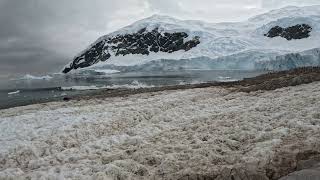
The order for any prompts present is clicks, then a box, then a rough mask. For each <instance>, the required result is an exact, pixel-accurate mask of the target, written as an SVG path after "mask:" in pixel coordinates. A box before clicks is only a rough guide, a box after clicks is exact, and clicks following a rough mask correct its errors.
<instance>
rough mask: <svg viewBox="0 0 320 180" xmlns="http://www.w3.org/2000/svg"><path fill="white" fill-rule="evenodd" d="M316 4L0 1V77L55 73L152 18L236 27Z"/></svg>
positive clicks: (291, 0) (300, 0) (315, 0)
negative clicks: (103, 39) (105, 38)
mask: <svg viewBox="0 0 320 180" xmlns="http://www.w3.org/2000/svg"><path fill="white" fill-rule="evenodd" d="M312 4H320V0H197V1H194V0H0V24H1V28H0V77H4V76H7V75H10V74H17V73H18V74H25V73H31V74H37V73H44V72H57V71H59V70H60V68H62V66H63V65H64V64H66V63H68V62H69V61H71V59H72V57H73V56H74V55H75V54H77V53H78V52H79V51H81V50H83V49H84V48H86V47H87V46H88V45H89V44H90V43H92V42H93V41H95V40H96V39H97V38H98V37H99V36H101V35H105V34H107V33H109V32H112V31H114V30H117V29H119V28H121V27H123V26H125V25H128V24H130V23H132V22H134V21H136V20H139V19H141V18H145V17H148V16H151V15H152V14H165V15H169V16H173V17H177V18H181V19H199V20H204V21H208V22H221V21H240V20H244V19H247V18H248V17H250V16H253V15H256V14H259V13H263V12H265V11H267V10H269V9H274V8H279V7H282V6H287V5H297V6H303V5H312Z"/></svg>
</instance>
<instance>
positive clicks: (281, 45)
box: [63, 6, 320, 73]
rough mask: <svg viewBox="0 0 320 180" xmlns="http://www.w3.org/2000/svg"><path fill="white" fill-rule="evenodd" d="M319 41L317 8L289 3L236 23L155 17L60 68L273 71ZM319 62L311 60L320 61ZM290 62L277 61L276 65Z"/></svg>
mask: <svg viewBox="0 0 320 180" xmlns="http://www.w3.org/2000/svg"><path fill="white" fill-rule="evenodd" d="M319 42H320V6H307V7H293V6H290V7H286V8H282V9H278V10H273V11H270V12H268V13H265V14H262V15H258V16H255V17H253V18H250V19H248V20H247V21H244V22H237V23H216V24H214V23H205V22H201V21H192V20H178V19H174V18H171V17H168V16H160V15H154V16H151V17H149V18H146V19H143V20H140V21H137V22H135V23H134V24H132V25H130V26H127V27H124V28H122V29H120V30H119V31H116V32H114V33H111V34H108V35H106V36H103V37H101V38H99V39H98V40H97V41H96V42H94V43H93V44H92V45H91V46H90V47H88V48H87V49H85V50H84V51H83V52H81V53H79V55H77V56H76V57H75V58H74V59H73V61H72V62H71V63H70V64H68V65H67V66H66V67H65V68H64V70H63V72H64V73H68V72H70V71H72V70H75V69H83V68H85V69H88V68H89V69H92V68H111V67H112V68H113V69H117V67H118V69H127V70H128V69H131V70H137V69H140V70H141V68H142V67H143V68H146V69H148V67H154V68H156V69H157V66H159V67H163V66H164V63H168V62H170V63H169V64H170V66H175V65H176V66H177V67H178V68H181V67H182V68H199V67H202V68H213V69H223V68H226V69H227V68H232V69H261V68H263V69H273V70H277V69H279V68H278V67H280V66H279V63H287V62H289V61H288V60H286V58H291V59H292V56H294V55H296V54H300V52H303V53H301V55H300V56H301V57H299V58H298V59H299V60H298V61H299V63H296V65H298V66H303V65H304V59H305V57H306V56H307V55H305V54H308V53H310V52H315V51H317V50H311V49H315V48H319V47H320V44H319ZM308 50H310V51H308ZM304 51H305V52H304ZM287 54H288V55H287ZM311 54H312V53H311ZM312 56H313V55H312ZM316 56H317V55H315V57H316ZM308 57H309V56H308ZM309 60H310V59H307V60H306V65H309V64H310V62H309ZM173 61H174V62H173ZM317 62H318V64H317V63H316V61H313V63H311V64H312V65H319V61H317ZM274 63H275V64H277V63H278V64H277V65H274ZM183 65H184V66H183ZM193 65H194V67H193ZM197 65H198V66H199V67H197ZM291 66H292V65H288V66H286V65H285V64H281V68H280V69H283V68H284V67H287V68H288V67H291ZM120 67H121V68H120ZM125 67H127V68H125Z"/></svg>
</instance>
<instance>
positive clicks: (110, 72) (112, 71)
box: [94, 69, 120, 74]
mask: <svg viewBox="0 0 320 180" xmlns="http://www.w3.org/2000/svg"><path fill="white" fill-rule="evenodd" d="M94 71H95V72H97V73H103V74H115V73H119V72H120V71H118V70H113V69H95V70H94Z"/></svg>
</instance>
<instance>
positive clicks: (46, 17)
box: [0, 0, 139, 74]
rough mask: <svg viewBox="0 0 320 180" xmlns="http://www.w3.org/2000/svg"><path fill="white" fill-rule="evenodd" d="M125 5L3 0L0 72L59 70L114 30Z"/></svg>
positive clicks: (107, 1) (100, 1)
mask: <svg viewBox="0 0 320 180" xmlns="http://www.w3.org/2000/svg"><path fill="white" fill-rule="evenodd" d="M128 1H131V2H133V1H135V0H133V1H132V0H128ZM136 4H139V3H136ZM121 5H122V4H121V3H120V2H117V1H111V0H95V1H89V0H82V1H80V0H68V1H65V0H55V1H51V0H50V1H49V0H0V25H1V29H0V74H1V73H2V74H3V73H16V72H21V73H26V72H33V71H35V72H46V71H47V70H48V69H50V70H51V71H57V70H59V68H60V67H61V66H63V65H65V64H66V63H67V62H69V61H70V59H71V58H72V56H74V55H75V54H76V53H77V52H79V51H81V50H82V49H83V48H85V47H86V46H88V45H89V44H90V43H92V41H94V40H95V39H96V38H98V37H99V36H100V35H103V34H104V33H107V32H108V30H109V29H110V30H113V29H112V28H110V27H108V25H109V24H110V21H111V19H113V18H114V16H113V14H115V13H116V12H117V11H118V10H119V9H120V7H121ZM127 5H130V2H128V3H127ZM120 24H121V23H120ZM121 25H122V24H121ZM115 28H116V27H115ZM9 67H10V68H9Z"/></svg>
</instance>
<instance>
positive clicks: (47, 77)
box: [21, 74, 52, 80]
mask: <svg viewBox="0 0 320 180" xmlns="http://www.w3.org/2000/svg"><path fill="white" fill-rule="evenodd" d="M50 79H52V77H51V76H49V75H46V76H33V75H31V74H26V75H25V76H23V77H22V78H21V80H50Z"/></svg>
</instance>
